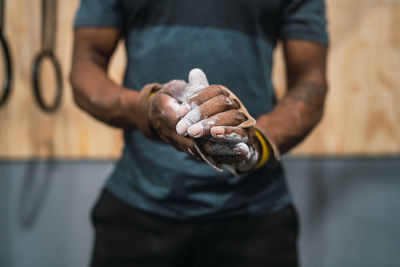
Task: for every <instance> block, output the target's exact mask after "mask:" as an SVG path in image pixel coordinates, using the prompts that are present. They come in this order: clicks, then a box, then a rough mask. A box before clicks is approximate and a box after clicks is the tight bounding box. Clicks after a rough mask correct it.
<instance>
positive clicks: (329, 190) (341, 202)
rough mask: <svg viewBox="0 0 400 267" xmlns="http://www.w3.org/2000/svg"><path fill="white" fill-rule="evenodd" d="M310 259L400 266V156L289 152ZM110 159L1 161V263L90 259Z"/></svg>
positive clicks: (317, 265) (349, 265)
mask: <svg viewBox="0 0 400 267" xmlns="http://www.w3.org/2000/svg"><path fill="white" fill-rule="evenodd" d="M284 164H285V166H286V170H287V175H288V183H289V186H290V189H291V191H292V193H293V195H294V198H295V204H296V206H297V208H298V211H299V214H300V219H301V236H300V241H299V244H300V256H301V261H302V266H307V267H338V266H340V267H354V266H363V267H378V266H379V267H391V266H393V267H394V266H396V267H397V266H400V256H399V253H398V251H400V250H399V249H400V158H399V157H397V158H396V157H394V158H367V159H357V158H286V159H284ZM111 170H112V162H107V161H104V162H93V161H75V162H74V161H72V162H71V161H69V162H68V161H67V162H62V161H48V162H46V161H32V162H7V161H0V266H1V267H3V266H6V267H23V266H29V267H36V266H38V267H47V266H57V267H73V266H86V265H87V263H88V261H89V255H90V251H91V242H92V238H93V233H92V229H91V227H90V224H89V213H90V209H91V206H92V204H93V202H94V201H95V199H96V198H97V196H98V194H99V191H100V188H101V186H102V184H103V182H104V179H105V177H106V176H107V175H108V174H109V173H110V172H111Z"/></svg>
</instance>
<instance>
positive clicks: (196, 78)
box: [189, 68, 210, 87]
mask: <svg viewBox="0 0 400 267" xmlns="http://www.w3.org/2000/svg"><path fill="white" fill-rule="evenodd" d="M189 84H191V85H202V86H204V87H208V86H210V85H209V84H208V80H207V76H206V74H205V73H204V71H202V70H201V69H199V68H195V69H192V70H191V71H190V72H189Z"/></svg>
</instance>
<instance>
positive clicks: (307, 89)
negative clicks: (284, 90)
mask: <svg viewBox="0 0 400 267" xmlns="http://www.w3.org/2000/svg"><path fill="white" fill-rule="evenodd" d="M325 94H326V88H325V87H323V86H321V85H318V84H316V83H312V82H304V83H301V84H299V85H297V86H296V87H295V88H293V89H292V90H291V91H290V93H289V94H288V98H290V99H292V100H294V101H301V102H304V103H305V104H307V105H321V104H323V102H324V98H325Z"/></svg>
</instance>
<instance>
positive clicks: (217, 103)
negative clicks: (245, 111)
mask: <svg viewBox="0 0 400 267" xmlns="http://www.w3.org/2000/svg"><path fill="white" fill-rule="evenodd" d="M237 108H239V105H238V104H237V103H236V102H235V101H233V100H232V99H230V98H229V97H227V96H224V95H218V96H216V97H214V98H212V99H210V100H208V101H206V102H205V103H203V104H202V105H200V106H198V107H196V108H194V109H193V110H191V111H190V112H189V113H187V114H186V115H185V116H184V117H183V118H182V119H181V120H180V121H179V122H178V124H177V125H176V131H177V132H178V134H180V135H185V134H186V131H187V129H188V127H189V126H191V125H193V124H195V123H196V122H199V121H201V120H203V119H205V118H209V117H211V116H213V115H215V114H218V113H222V112H224V111H227V110H230V109H237Z"/></svg>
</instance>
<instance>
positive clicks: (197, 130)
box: [187, 123, 203, 137]
mask: <svg viewBox="0 0 400 267" xmlns="http://www.w3.org/2000/svg"><path fill="white" fill-rule="evenodd" d="M187 132H188V133H189V135H190V136H192V137H200V135H201V134H202V133H203V125H201V124H200V123H196V124H194V125H192V126H190V127H189V128H188V129H187Z"/></svg>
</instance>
